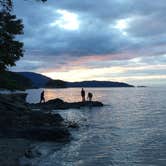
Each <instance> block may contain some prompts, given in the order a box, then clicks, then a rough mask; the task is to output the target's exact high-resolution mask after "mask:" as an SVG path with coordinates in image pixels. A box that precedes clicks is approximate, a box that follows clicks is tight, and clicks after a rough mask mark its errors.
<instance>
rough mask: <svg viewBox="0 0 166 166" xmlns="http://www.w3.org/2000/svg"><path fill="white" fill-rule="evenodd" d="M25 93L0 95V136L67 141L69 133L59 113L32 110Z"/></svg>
mask: <svg viewBox="0 0 166 166" xmlns="http://www.w3.org/2000/svg"><path fill="white" fill-rule="evenodd" d="M25 98H26V94H11V95H9V94H8V95H0V137H2V138H26V139H32V140H40V141H67V140H70V133H69V131H68V129H67V127H66V126H65V125H64V124H63V122H64V119H63V118H62V117H61V116H60V115H59V114H51V113H45V112H40V111H37V112H35V111H32V110H31V109H30V108H29V106H28V105H27V103H26V102H25Z"/></svg>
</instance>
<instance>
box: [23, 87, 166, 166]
mask: <svg viewBox="0 0 166 166" xmlns="http://www.w3.org/2000/svg"><path fill="white" fill-rule="evenodd" d="M41 91H42V89H38V90H28V91H27V92H28V94H29V95H28V97H27V101H28V102H31V103H33V102H38V101H39V95H40V92H41ZM85 91H86V92H92V93H93V95H94V98H93V99H94V100H99V101H102V102H103V103H104V104H105V106H104V107H100V108H99V107H96V108H82V109H69V110H57V111H54V112H55V113H57V112H58V113H60V114H61V115H62V116H63V117H64V118H65V119H67V120H71V121H75V122H77V123H78V124H79V126H80V127H79V129H71V133H72V140H71V142H70V143H67V144H57V143H53V142H52V143H51V142H45V143H42V142H37V143H34V145H33V146H34V147H35V148H36V149H37V150H38V151H40V152H41V154H42V155H41V156H40V157H36V158H34V159H30V160H29V159H22V164H25V163H26V164H27V163H29V164H30V165H33V166H165V165H166V88H85ZM45 92H46V93H45V95H46V99H47V100H49V99H52V98H57V97H59V98H62V99H64V100H65V101H79V100H81V97H80V88H69V89H45Z"/></svg>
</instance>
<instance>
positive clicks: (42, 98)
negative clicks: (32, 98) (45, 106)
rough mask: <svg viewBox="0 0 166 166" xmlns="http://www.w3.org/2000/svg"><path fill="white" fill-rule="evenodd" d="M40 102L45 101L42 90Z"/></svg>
mask: <svg viewBox="0 0 166 166" xmlns="http://www.w3.org/2000/svg"><path fill="white" fill-rule="evenodd" d="M42 102H44V103H45V97H44V90H43V91H42V92H41V94H40V103H42Z"/></svg>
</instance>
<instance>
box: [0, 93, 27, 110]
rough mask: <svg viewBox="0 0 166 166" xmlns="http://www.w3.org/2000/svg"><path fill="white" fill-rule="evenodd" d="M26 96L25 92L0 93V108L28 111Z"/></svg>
mask: <svg viewBox="0 0 166 166" xmlns="http://www.w3.org/2000/svg"><path fill="white" fill-rule="evenodd" d="M26 96H27V94H26V93H16V94H0V110H7V111H9V110H10V111H30V109H29V108H28V104H27V103H26Z"/></svg>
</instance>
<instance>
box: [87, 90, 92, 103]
mask: <svg viewBox="0 0 166 166" xmlns="http://www.w3.org/2000/svg"><path fill="white" fill-rule="evenodd" d="M92 97H93V94H92V93H90V92H89V93H88V97H87V98H88V100H89V101H92Z"/></svg>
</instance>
